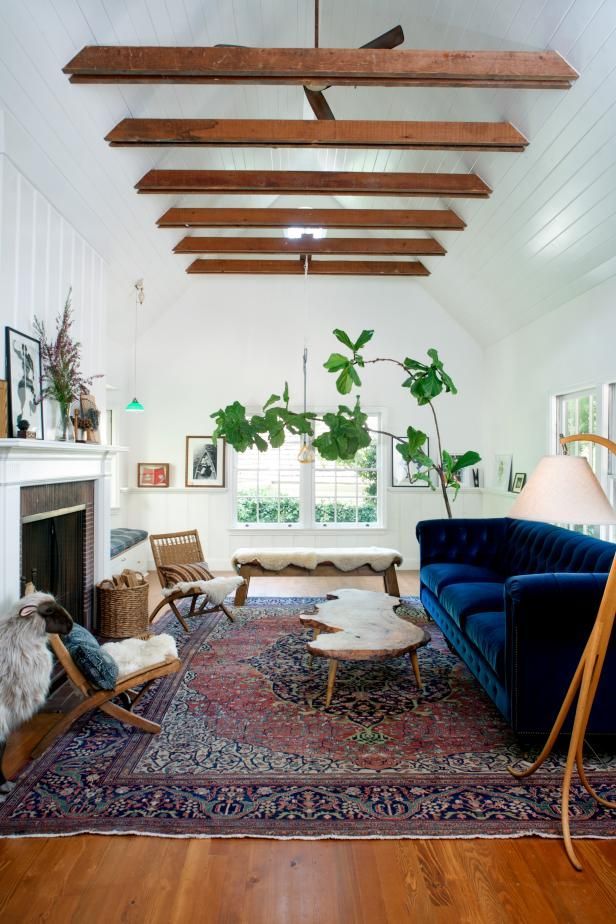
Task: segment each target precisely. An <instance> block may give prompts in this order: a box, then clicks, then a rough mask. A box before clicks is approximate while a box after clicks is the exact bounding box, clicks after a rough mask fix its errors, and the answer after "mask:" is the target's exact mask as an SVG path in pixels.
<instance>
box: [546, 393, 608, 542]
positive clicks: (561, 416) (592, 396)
mask: <svg viewBox="0 0 616 924" xmlns="http://www.w3.org/2000/svg"><path fill="white" fill-rule="evenodd" d="M598 409H599V392H598V389H596V388H589V389H585V390H584V391H573V392H569V393H568V394H565V395H558V396H557V398H556V445H557V447H558V448H560V444H559V442H558V440H559V438H560V436H561V435H562V436H574V435H576V434H578V433H597V428H598V416H599V410H598ZM567 449H568V452H569V453H570V454H571V455H575V456H583V457H584V458H585V459H587V460H588V464H589V465H590V467H591V468H592V470H593V471H594V473H595V474H596V475H597V476H598V477H600V475H601V472H600V469H599V454H598V449H597V445H596V444H595V443H590V442H589V443H587V442H584V441H582V440H581V441H580V442H576V443H570V444H569V445H568V447H567ZM574 528H575V529H576V530H577V531H578V532H584V533H586V534H587V535H589V536H599V534H600V529H599V527H597V526H585V527H581V526H574Z"/></svg>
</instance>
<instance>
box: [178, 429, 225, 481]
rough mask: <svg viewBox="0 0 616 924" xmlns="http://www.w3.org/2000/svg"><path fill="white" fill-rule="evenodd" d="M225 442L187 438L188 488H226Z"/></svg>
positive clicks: (193, 437)
mask: <svg viewBox="0 0 616 924" xmlns="http://www.w3.org/2000/svg"><path fill="white" fill-rule="evenodd" d="M224 486H225V441H224V440H213V439H212V437H211V436H187V437H186V487H187V488H224Z"/></svg>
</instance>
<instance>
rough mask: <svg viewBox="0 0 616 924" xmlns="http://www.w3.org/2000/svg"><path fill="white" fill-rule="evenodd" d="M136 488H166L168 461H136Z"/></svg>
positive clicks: (167, 482) (167, 485)
mask: <svg viewBox="0 0 616 924" xmlns="http://www.w3.org/2000/svg"><path fill="white" fill-rule="evenodd" d="M137 487H138V488H168V487H169V463H168V462H138V463H137Z"/></svg>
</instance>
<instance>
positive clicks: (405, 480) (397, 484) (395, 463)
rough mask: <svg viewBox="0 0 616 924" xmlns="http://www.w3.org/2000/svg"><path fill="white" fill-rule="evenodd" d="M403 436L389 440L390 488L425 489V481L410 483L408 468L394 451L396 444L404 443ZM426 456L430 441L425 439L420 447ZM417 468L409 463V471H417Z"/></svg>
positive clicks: (428, 452)
mask: <svg viewBox="0 0 616 924" xmlns="http://www.w3.org/2000/svg"><path fill="white" fill-rule="evenodd" d="M405 442H406V439H405V438H404V437H403V436H400V437H397V436H394V437H392V440H391V486H392V488H427V487H429V486H428V484H426V482H425V481H411V479H410V477H409V468H408V466H407V464H406V462H405V461H404V459H403V458H402V456H401V455H400V453H399V452H398V451H397V449H396V443H405ZM421 448H422V450H423V452H425V454H426V455H427V456H429V455H430V439H429V438H428V439H426V441H425V443H424V444H423V446H422V447H421ZM418 470H419V466H417V465H415V464H414V463H411V471H418Z"/></svg>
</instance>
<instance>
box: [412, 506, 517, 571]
mask: <svg viewBox="0 0 616 924" xmlns="http://www.w3.org/2000/svg"><path fill="white" fill-rule="evenodd" d="M416 535H417V539H418V541H419V550H420V567H421V568H423V567H425V566H426V565H431V564H434V563H435V562H456V563H461V564H467V565H484V566H485V567H488V568H495V569H496V570H499V569H498V563H499V561H500V552H501V547H502V544H503V542H504V540H505V537H506V520H505V519H504V518H503V517H496V518H486V519H480V518H477V519H453V520H445V519H442V520H421V521H420V522H419V523H418V524H417V529H416Z"/></svg>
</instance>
